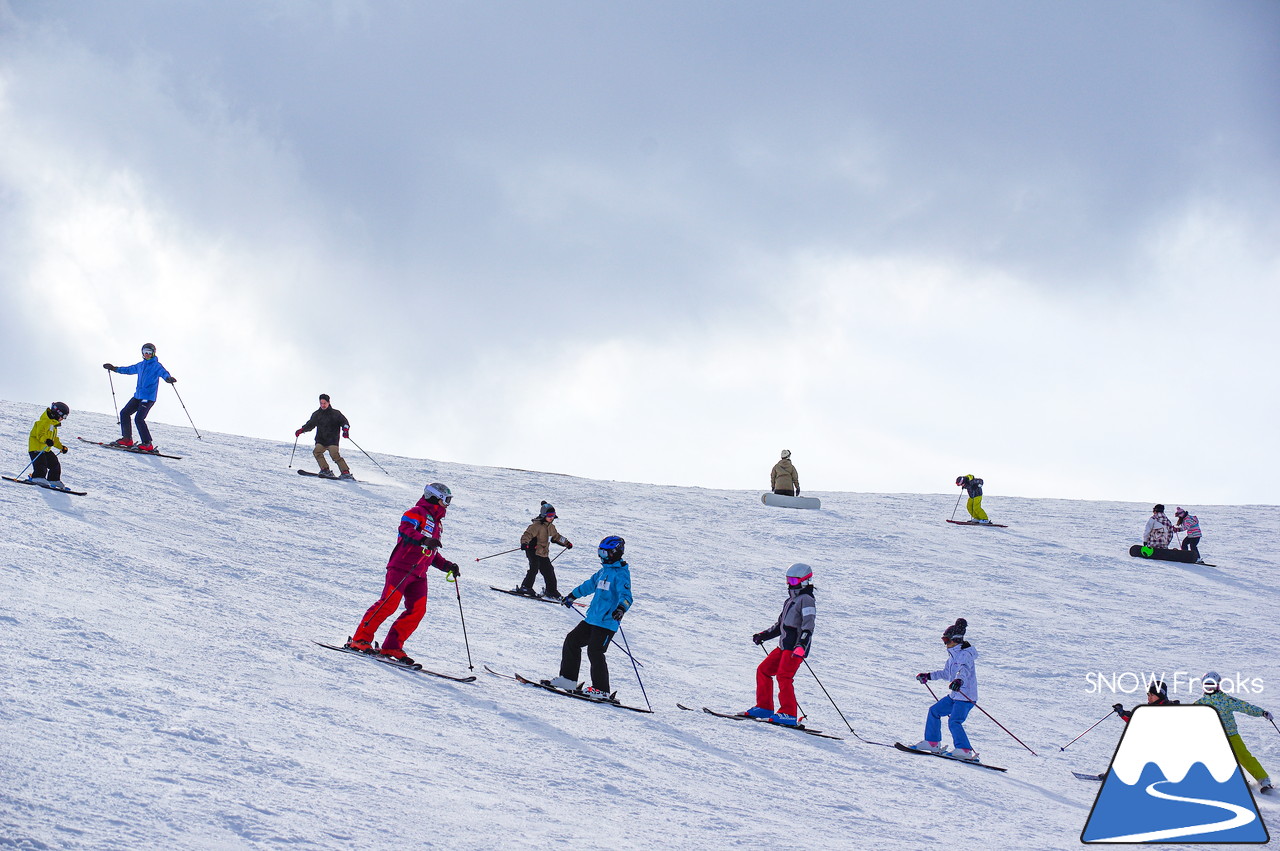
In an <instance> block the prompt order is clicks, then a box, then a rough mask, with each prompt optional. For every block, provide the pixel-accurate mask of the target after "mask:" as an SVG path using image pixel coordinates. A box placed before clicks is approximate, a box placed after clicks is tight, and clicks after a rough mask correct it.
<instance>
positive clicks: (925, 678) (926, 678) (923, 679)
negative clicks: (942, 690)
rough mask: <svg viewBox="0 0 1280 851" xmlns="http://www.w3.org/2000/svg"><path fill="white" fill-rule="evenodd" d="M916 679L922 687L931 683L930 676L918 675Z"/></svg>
mask: <svg viewBox="0 0 1280 851" xmlns="http://www.w3.org/2000/svg"><path fill="white" fill-rule="evenodd" d="M916 679H917V680H919V681H920V683H921V685H923V684H924V683H927V682H929V675H928V674H916Z"/></svg>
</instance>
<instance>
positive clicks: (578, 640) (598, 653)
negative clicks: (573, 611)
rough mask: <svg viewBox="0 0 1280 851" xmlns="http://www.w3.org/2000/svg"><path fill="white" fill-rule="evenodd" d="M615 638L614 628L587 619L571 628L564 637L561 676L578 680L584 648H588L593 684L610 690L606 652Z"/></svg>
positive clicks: (604, 690)
mask: <svg viewBox="0 0 1280 851" xmlns="http://www.w3.org/2000/svg"><path fill="white" fill-rule="evenodd" d="M612 640H613V630H611V629H605V628H604V627H602V626H595V625H594V624H589V623H587V622H586V621H583V622H582V623H580V624H578V625H577V626H575V627H574V628H573V629H571V630H569V634H568V635H566V636H565V637H564V651H563V652H562V653H561V656H560V676H562V677H564V678H565V679H566V680H573V681H574V682H577V681H578V669H579V668H581V667H582V648H584V647H585V648H587V659H589V660H590V661H591V684H592V685H593V686H595V687H596V688H598V689H600V691H602V692H605V693H606V694H607V693H608V692H609V663H608V662H606V661H605V658H604V652H605V651H606V650H608V649H609V642H610V641H612Z"/></svg>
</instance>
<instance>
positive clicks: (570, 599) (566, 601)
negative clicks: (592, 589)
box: [560, 594, 578, 609]
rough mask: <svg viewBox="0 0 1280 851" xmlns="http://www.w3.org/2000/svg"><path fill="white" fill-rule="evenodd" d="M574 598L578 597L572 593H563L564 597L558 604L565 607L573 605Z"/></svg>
mask: <svg viewBox="0 0 1280 851" xmlns="http://www.w3.org/2000/svg"><path fill="white" fill-rule="evenodd" d="M576 599H578V598H577V597H575V596H573V595H572V594H565V595H564V599H563V600H561V601H560V605H562V606H564V607H565V608H566V609H567V608H569V607H570V606H572V605H573V601H574V600H576Z"/></svg>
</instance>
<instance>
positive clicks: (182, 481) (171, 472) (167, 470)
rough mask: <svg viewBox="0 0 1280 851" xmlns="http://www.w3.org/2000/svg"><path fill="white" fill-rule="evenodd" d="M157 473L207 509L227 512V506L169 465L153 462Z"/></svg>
mask: <svg viewBox="0 0 1280 851" xmlns="http://www.w3.org/2000/svg"><path fill="white" fill-rule="evenodd" d="M153 463H154V465H155V467H156V469H157V470H158V471H159V472H162V473H164V474H165V475H166V476H168V477H169V479H170V481H172V482H173V483H174V484H175V485H178V486H179V487H181V488H182V489H183V490H185V491H186V492H187V493H190V494H191V495H192V496H194V497H195V498H196V499H198V500H200V501H201V502H202V503H204V504H205V505H206V506H207V507H209V508H212V509H216V510H218V511H225V510H227V508H228V506H227V504H226V503H225V502H223V501H222V500H220V499H218V498H217V497H215V496H213V495H212V494H210V493H209V492H208V491H206V490H205V489H204V488H202V487H200V486H199V485H197V484H196V483H195V481H194V480H193V479H192V478H191V477H190V476H188V475H187V474H186V473H184V472H182V471H181V470H177V469H175V468H174V467H173V465H171V464H164V463H162V462H160V461H154V462H153Z"/></svg>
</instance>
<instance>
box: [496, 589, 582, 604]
mask: <svg viewBox="0 0 1280 851" xmlns="http://www.w3.org/2000/svg"><path fill="white" fill-rule="evenodd" d="M489 588H490V589H492V590H494V591H501V592H502V593H503V594H510V595H511V596H512V597H523V598H524V599H526V600H538V601H539V602H543V603H554V604H555V605H557V606H563V605H564V602H563V601H562V600H557V599H555V598H554V597H544V596H542V595H541V594H521V593H520V592H519V591H512V590H511V589H510V588H499V587H498V586H497V585H490V586H489ZM573 605H575V606H577V607H578V608H580V609H581V608H584V607H585V604H584V603H578V602H575V603H574V604H573Z"/></svg>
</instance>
